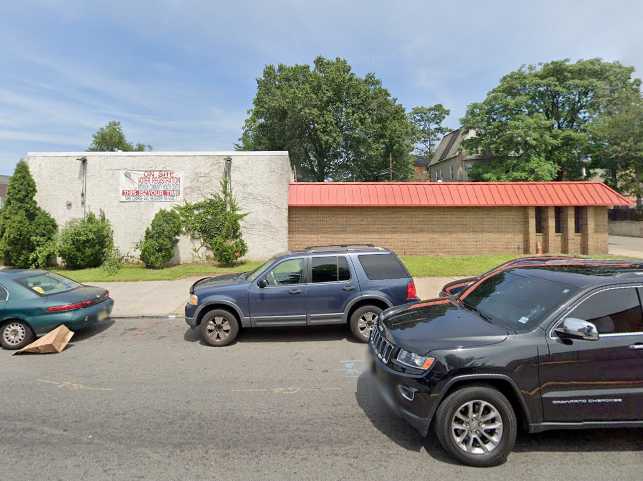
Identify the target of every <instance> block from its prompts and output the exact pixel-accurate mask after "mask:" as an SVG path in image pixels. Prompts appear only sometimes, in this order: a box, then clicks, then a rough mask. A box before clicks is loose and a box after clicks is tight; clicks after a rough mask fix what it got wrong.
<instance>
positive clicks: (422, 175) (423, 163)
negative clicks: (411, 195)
mask: <svg viewBox="0 0 643 481" xmlns="http://www.w3.org/2000/svg"><path fill="white" fill-rule="evenodd" d="M429 160H430V159H429V158H428V157H426V156H424V155H414V156H413V168H414V173H413V178H414V179H415V180H430V178H429Z"/></svg>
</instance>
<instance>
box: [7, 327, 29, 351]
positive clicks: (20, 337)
mask: <svg viewBox="0 0 643 481" xmlns="http://www.w3.org/2000/svg"><path fill="white" fill-rule="evenodd" d="M26 337H27V329H26V328H25V326H24V325H22V324H21V323H19V322H11V323H9V324H7V325H6V326H5V328H4V329H3V331H2V338H3V339H4V341H5V342H6V343H7V344H8V345H10V346H18V345H19V344H20V343H21V342H23V341H24V340H25V338H26Z"/></svg>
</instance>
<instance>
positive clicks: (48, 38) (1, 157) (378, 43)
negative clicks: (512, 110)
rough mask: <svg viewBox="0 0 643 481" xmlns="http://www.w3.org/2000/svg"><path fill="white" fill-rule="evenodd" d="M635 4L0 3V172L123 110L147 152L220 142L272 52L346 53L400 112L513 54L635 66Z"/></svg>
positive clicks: (452, 90) (291, 56) (465, 99)
mask: <svg viewBox="0 0 643 481" xmlns="http://www.w3.org/2000/svg"><path fill="white" fill-rule="evenodd" d="M642 18H643V2H640V1H637V0H631V1H618V0H611V1H609V2H607V1H601V2H597V1H593V0H591V1H588V0H585V1H582V2H581V1H565V0H559V1H536V0H534V1H528V0H524V1H519V0H510V1H481V0H478V1H464V0H460V1H458V2H453V1H451V2H449V1H444V2H443V1H430V0H424V1H411V0H408V1H399V2H395V1H379V0H370V1H349V0H343V1H321V0H317V1H294V0H292V1H282V0H271V1H245V0H236V1H234V2H228V1H225V2H224V1H213V0H210V1H190V0H156V1H143V0H141V1H137V0H130V1H128V2H124V1H119V0H112V1H108V2H107V1H98V0H95V1H85V0H44V1H25V0H23V1H20V2H8V0H5V1H4V2H2V5H1V6H0V45H1V46H0V65H1V67H0V173H10V172H11V171H12V170H13V167H14V165H15V163H16V162H17V161H18V160H19V159H20V158H21V157H22V156H23V155H24V154H25V153H26V152H28V151H72V150H85V149H86V148H87V145H88V144H89V142H90V140H91V135H92V133H93V132H95V131H96V130H97V129H98V128H99V127H101V126H102V125H104V124H105V123H106V122H107V121H109V120H120V121H121V122H122V124H123V126H124V128H125V131H126V134H127V136H128V138H129V140H130V141H133V142H143V143H146V144H151V145H152V146H153V147H154V150H230V149H232V147H233V144H234V142H235V141H236V140H237V139H238V137H239V134H240V131H241V125H242V123H243V120H244V118H245V114H246V111H247V109H248V108H250V106H251V102H252V98H253V96H254V93H255V86H256V83H255V79H256V78H257V77H258V76H259V75H260V74H261V71H262V69H263V67H264V65H265V64H268V63H287V64H292V63H310V62H311V61H312V59H313V58H314V57H315V56H316V55H319V54H321V55H325V56H328V57H336V56H340V57H344V58H346V59H348V61H349V62H350V63H351V64H352V65H353V67H354V69H355V70H356V71H357V72H358V73H359V74H364V73H366V72H374V73H375V74H376V75H377V76H378V77H379V78H381V79H382V81H383V83H384V86H385V87H387V88H388V89H389V91H390V92H391V93H392V94H393V96H395V97H397V98H398V99H399V101H400V102H401V103H402V104H403V105H404V106H405V107H406V108H407V109H410V108H411V107H412V106H414V105H429V104H433V103H437V102H441V103H443V104H444V105H446V106H447V107H448V108H450V109H451V111H452V114H451V117H450V118H449V122H448V124H449V126H451V127H457V125H458V119H459V118H460V117H461V116H462V115H463V113H464V111H465V109H466V106H467V104H469V103H470V102H474V101H478V100H481V99H482V98H484V95H485V93H486V92H487V91H488V90H489V89H490V88H492V87H493V86H494V85H495V84H496V83H497V82H498V80H499V78H500V77H501V76H502V75H503V74H504V73H507V72H509V71H510V70H513V69H516V68H518V67H519V66H520V65H522V64H527V63H537V62H544V61H548V60H553V59H560V58H572V59H578V58H590V57H602V58H605V59H608V60H619V61H621V62H622V63H624V64H627V65H632V66H634V67H635V68H636V70H637V72H636V75H637V76H639V77H641V76H643V73H642V72H643V30H642V29H641V19H642Z"/></svg>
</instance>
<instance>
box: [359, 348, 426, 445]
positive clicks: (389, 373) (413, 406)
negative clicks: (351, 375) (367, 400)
mask: <svg viewBox="0 0 643 481" xmlns="http://www.w3.org/2000/svg"><path fill="white" fill-rule="evenodd" d="M368 353H369V362H370V366H371V372H372V374H373V376H374V377H375V380H376V385H377V388H378V391H379V393H380V395H381V397H382V399H383V400H384V401H385V402H386V404H387V405H388V406H389V408H390V409H391V410H392V411H393V412H394V413H395V414H397V415H398V416H400V417H401V418H402V419H404V420H405V421H406V422H408V423H409V424H410V425H411V426H413V427H414V428H415V429H416V430H417V431H418V432H419V433H420V434H421V435H422V436H426V435H427V434H428V432H429V426H430V424H431V418H432V417H433V414H434V413H435V409H436V407H437V402H435V401H434V398H435V396H434V395H433V394H432V393H431V387H430V386H429V385H427V384H426V383H425V379H424V378H417V377H415V376H409V375H405V374H402V373H399V372H397V371H394V370H393V369H391V368H389V367H388V366H386V365H385V364H384V363H383V362H382V361H381V360H380V359H379V358H378V357H377V355H376V354H375V352H374V351H373V347H372V346H371V345H370V344H369V345H368Z"/></svg>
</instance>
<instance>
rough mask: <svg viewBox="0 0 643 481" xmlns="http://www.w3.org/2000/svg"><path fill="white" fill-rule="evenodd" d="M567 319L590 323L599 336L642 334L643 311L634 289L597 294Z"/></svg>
mask: <svg viewBox="0 0 643 481" xmlns="http://www.w3.org/2000/svg"><path fill="white" fill-rule="evenodd" d="M567 317H574V318H576V319H582V320H584V321H589V322H591V323H592V324H594V325H595V326H596V328H597V329H598V332H599V333H600V334H619V333H631V332H643V311H641V303H640V301H639V296H638V294H637V292H636V288H634V287H628V288H619V289H607V290H604V291H601V292H597V293H596V294H594V295H593V296H591V297H589V298H588V299H587V300H585V301H583V303H582V304H580V305H579V306H578V307H576V308H575V309H574V310H573V311H572V312H571V313H570V314H569V315H568V316H567Z"/></svg>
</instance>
